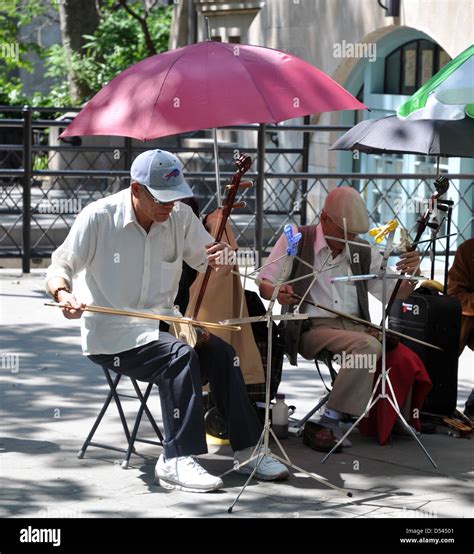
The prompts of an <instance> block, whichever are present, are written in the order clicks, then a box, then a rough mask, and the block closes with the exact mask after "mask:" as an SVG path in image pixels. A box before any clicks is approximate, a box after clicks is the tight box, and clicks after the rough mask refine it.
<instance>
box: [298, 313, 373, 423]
mask: <svg viewBox="0 0 474 554" xmlns="http://www.w3.org/2000/svg"><path fill="white" fill-rule="evenodd" d="M310 321H311V329H309V330H308V331H306V332H305V333H303V334H302V335H301V339H300V345H299V352H300V354H301V355H302V356H303V357H304V358H306V359H308V360H312V359H314V358H316V357H317V354H318V353H319V352H320V351H321V350H323V349H327V350H329V351H330V352H332V353H333V354H339V356H340V360H341V362H342V364H343V365H342V366H341V368H340V370H339V372H338V375H337V377H336V381H335V383H334V385H333V388H332V391H331V394H330V396H329V400H328V402H327V407H328V408H329V409H331V410H336V411H338V412H345V413H348V414H351V415H355V416H359V415H360V414H361V413H362V412H363V411H364V409H365V407H366V406H367V402H368V401H369V398H370V394H371V392H372V388H373V385H374V370H375V363H376V362H377V361H378V360H379V359H380V358H381V356H382V345H381V344H380V342H379V341H378V340H377V339H376V338H375V337H372V336H370V335H368V334H367V333H364V329H365V327H364V326H363V325H359V324H357V323H353V322H352V321H349V320H346V319H342V318H340V317H336V318H329V317H318V318H311V319H310ZM365 361H367V362H368V364H367V365H366V366H365V367H363V363H364V362H365ZM344 364H345V365H346V367H344Z"/></svg>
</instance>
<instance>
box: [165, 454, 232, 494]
mask: <svg viewBox="0 0 474 554" xmlns="http://www.w3.org/2000/svg"><path fill="white" fill-rule="evenodd" d="M155 483H157V484H159V485H160V486H162V487H163V488H165V489H178V490H182V491H187V492H209V491H215V490H217V489H220V488H222V487H223V486H224V483H223V482H222V479H221V478H220V477H215V476H214V475H211V474H210V473H208V472H207V471H206V470H205V469H204V468H203V467H202V466H201V465H200V464H199V462H198V461H197V459H196V458H195V457H194V456H179V457H177V458H170V459H169V460H165V457H164V456H163V454H161V456H160V457H159V459H158V461H157V462H156V466H155Z"/></svg>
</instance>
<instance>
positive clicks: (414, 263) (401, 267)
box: [397, 250, 420, 275]
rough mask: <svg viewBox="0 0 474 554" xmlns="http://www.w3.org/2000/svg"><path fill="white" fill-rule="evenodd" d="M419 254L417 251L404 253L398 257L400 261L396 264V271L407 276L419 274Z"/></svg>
mask: <svg viewBox="0 0 474 554" xmlns="http://www.w3.org/2000/svg"><path fill="white" fill-rule="evenodd" d="M419 266H420V253H419V252H418V250H413V252H404V253H403V254H401V255H400V261H398V262H397V270H398V271H403V272H405V273H407V274H408V275H419V274H420V267H419Z"/></svg>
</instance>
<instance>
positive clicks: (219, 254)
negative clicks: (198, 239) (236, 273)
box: [206, 242, 235, 271]
mask: <svg viewBox="0 0 474 554" xmlns="http://www.w3.org/2000/svg"><path fill="white" fill-rule="evenodd" d="M206 252H207V261H208V263H209V265H210V266H211V267H212V268H213V269H214V270H215V271H218V270H219V268H222V267H230V266H233V265H234V263H235V261H234V260H235V257H234V256H235V255H234V250H232V248H231V247H230V246H229V245H228V244H227V243H225V242H215V243H213V244H206Z"/></svg>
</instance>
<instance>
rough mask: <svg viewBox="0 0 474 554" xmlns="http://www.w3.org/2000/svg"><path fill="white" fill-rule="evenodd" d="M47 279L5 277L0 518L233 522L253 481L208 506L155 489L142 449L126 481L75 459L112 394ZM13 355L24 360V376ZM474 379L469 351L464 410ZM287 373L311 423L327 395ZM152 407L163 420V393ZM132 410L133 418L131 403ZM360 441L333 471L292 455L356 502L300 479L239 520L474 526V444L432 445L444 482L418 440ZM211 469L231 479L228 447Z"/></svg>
mask: <svg viewBox="0 0 474 554" xmlns="http://www.w3.org/2000/svg"><path fill="white" fill-rule="evenodd" d="M43 279H44V271H37V272H36V271H35V272H34V273H33V274H32V275H30V276H24V277H22V276H21V274H19V273H17V272H15V271H13V270H8V271H7V270H2V271H0V293H1V296H0V308H1V315H0V321H1V323H2V324H3V325H2V326H1V327H0V336H1V346H0V354H1V360H2V367H1V376H2V384H1V390H0V412H1V413H0V417H1V423H2V427H1V433H0V460H1V462H0V475H1V476H2V477H3V482H4V485H2V488H1V490H0V516H2V517H5V516H14V517H48V516H49V517H55V516H56V517H77V516H78V517H103V516H108V517H127V518H128V517H227V516H228V514H227V508H228V506H229V505H230V504H231V502H232V501H233V499H234V498H235V496H236V495H237V494H238V492H239V491H240V488H241V486H242V485H243V483H244V482H245V477H244V476H240V475H237V474H230V475H228V476H226V477H225V480H224V482H225V490H224V491H220V492H217V493H215V494H207V495H205V496H203V495H196V494H189V493H183V492H176V491H165V490H164V489H162V488H160V487H157V486H155V485H154V484H153V469H154V464H155V462H156V457H157V456H158V454H159V452H160V450H159V449H158V448H155V447H152V446H150V445H145V444H143V445H139V451H140V453H142V454H143V457H138V456H133V457H132V462H131V465H130V468H129V469H128V470H123V469H121V467H120V465H119V463H117V462H119V461H120V454H115V453H113V452H110V451H103V450H99V449H94V448H91V449H90V450H89V451H88V452H87V455H86V457H85V458H84V459H82V460H80V459H78V458H77V456H76V454H77V451H78V449H79V447H80V445H81V444H82V441H83V440H84V438H85V436H86V434H87V432H88V431H89V429H90V427H91V425H92V422H93V420H94V418H95V416H96V414H97V412H98V410H99V408H100V406H101V405H102V402H103V398H104V395H105V394H106V391H107V387H106V385H105V383H104V378H103V375H102V373H101V372H100V370H98V368H97V367H96V366H94V365H93V364H92V363H90V362H89V360H87V358H84V357H83V356H82V354H81V352H80V346H79V344H80V342H79V329H78V322H71V321H66V320H65V319H64V318H63V317H62V315H61V313H60V311H59V310H54V309H52V308H47V307H44V306H43V302H44V301H45V298H46V296H45V293H44V280H43ZM12 354H13V355H15V354H18V355H19V366H18V372H17V371H16V369H17V368H16V367H15V365H14V363H13V362H14V360H15V358H14V357H12V356H11V355H12ZM8 364H10V365H8ZM12 364H13V365H12ZM472 367H473V355H472V352H471V351H466V352H465V353H464V354H463V356H462V358H461V364H460V371H459V404H458V406H459V407H460V408H462V407H463V403H464V401H465V399H466V398H467V395H468V393H469V391H470V390H471V387H472ZM285 368H286V369H285V371H284V381H283V383H282V385H281V391H282V392H284V393H285V394H286V396H287V399H288V400H289V403H290V404H295V405H296V406H297V414H296V415H300V416H301V415H303V414H304V413H306V411H308V410H309V408H310V407H311V406H312V405H313V404H314V403H315V400H316V399H317V398H318V397H319V396H321V395H322V394H323V389H322V385H321V383H320V380H319V378H318V377H317V375H316V373H315V371H314V368H313V366H312V364H309V363H308V362H304V361H303V362H302V363H301V365H300V366H299V367H298V368H291V367H290V366H287V365H285ZM149 406H150V409H151V411H152V413H154V414H155V415H156V417H157V419H158V420H159V419H160V417H159V416H160V410H159V403H158V395H157V394H156V393H155V394H154V395H153V399H152V400H151V401H150V403H149ZM126 407H127V409H130V410H131V413H133V410H134V407H135V405H134V404H133V403H126ZM110 413H111V414H113V416H112V415H110V417H107V416H106V421H105V422H104V423H103V425H102V426H101V427H100V428H99V431H98V437H99V435H100V437H101V438H103V439H106V440H107V441H111V442H112V443H113V442H114V441H115V442H116V443H117V444H120V445H123V438H122V436H121V427H120V423H119V420H118V418H117V417H116V415H115V410H114V409H113V410H111V412H110ZM144 429H145V431H146V430H147V429H148V428H147V427H145V428H144ZM350 438H351V441H352V443H353V446H352V447H351V448H347V449H344V453H339V454H335V455H334V456H332V457H331V458H330V459H329V460H328V461H327V462H326V463H325V464H324V465H322V464H321V458H322V456H323V454H321V453H318V452H315V451H313V450H310V449H309V448H307V447H306V446H304V445H303V443H302V439H301V438H290V439H288V440H285V441H283V444H284V447H285V449H286V451H287V453H288V455H289V457H290V458H291V460H292V461H293V462H294V463H295V464H296V465H297V466H300V467H302V468H304V469H307V470H310V471H314V472H315V473H317V474H319V475H320V476H322V477H323V478H324V479H327V480H329V482H331V483H332V484H334V485H337V486H338V487H343V488H344V489H347V490H351V491H352V492H353V493H354V497H353V498H348V497H346V496H345V495H344V494H341V493H340V492H338V491H334V490H332V489H330V488H327V487H326V486H324V485H323V484H321V483H320V482H317V481H314V480H312V479H309V478H308V477H306V476H305V475H304V474H302V473H301V472H298V471H296V472H293V473H292V476H291V478H290V479H289V480H288V481H287V482H285V483H279V484H277V483H263V482H257V481H252V483H251V484H250V485H249V486H248V488H247V489H246V491H245V492H244V494H243V495H242V497H241V499H240V500H239V502H238V504H237V507H236V509H235V512H234V516H233V517H256V516H259V517H268V518H280V517H290V518H294V517H337V518H356V517H370V518H384V517H457V518H463V517H472V516H473V511H472V500H473V489H472V484H471V483H470V479H472V471H473V450H472V445H473V441H471V440H465V439H456V438H453V437H450V436H448V434H447V430H446V429H445V428H439V431H438V433H437V434H435V435H422V436H421V440H422V442H423V444H424V445H425V447H426V448H427V449H428V451H429V452H430V454H431V455H432V457H433V458H434V459H435V461H436V462H437V464H438V469H437V470H436V469H434V468H433V467H432V466H431V465H430V463H429V461H428V460H427V458H426V457H425V455H424V454H423V452H422V451H421V449H420V448H419V447H418V446H417V445H416V443H415V442H414V441H413V440H412V439H411V438H405V437H396V438H394V439H393V442H392V443H391V444H389V445H387V446H385V447H381V446H379V445H378V444H377V443H376V442H375V441H374V440H373V439H368V438H364V437H361V436H360V435H359V434H358V432H357V431H355V432H354V433H353V434H352V435H351V437H350ZM274 450H275V451H276V448H274ZM203 465H205V466H206V468H207V469H209V470H210V471H211V472H215V473H220V472H224V471H225V470H227V469H229V468H230V467H231V465H232V455H231V451H230V449H229V447H222V448H217V447H212V449H211V452H210V453H209V454H208V455H207V456H205V457H204V458H203Z"/></svg>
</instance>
